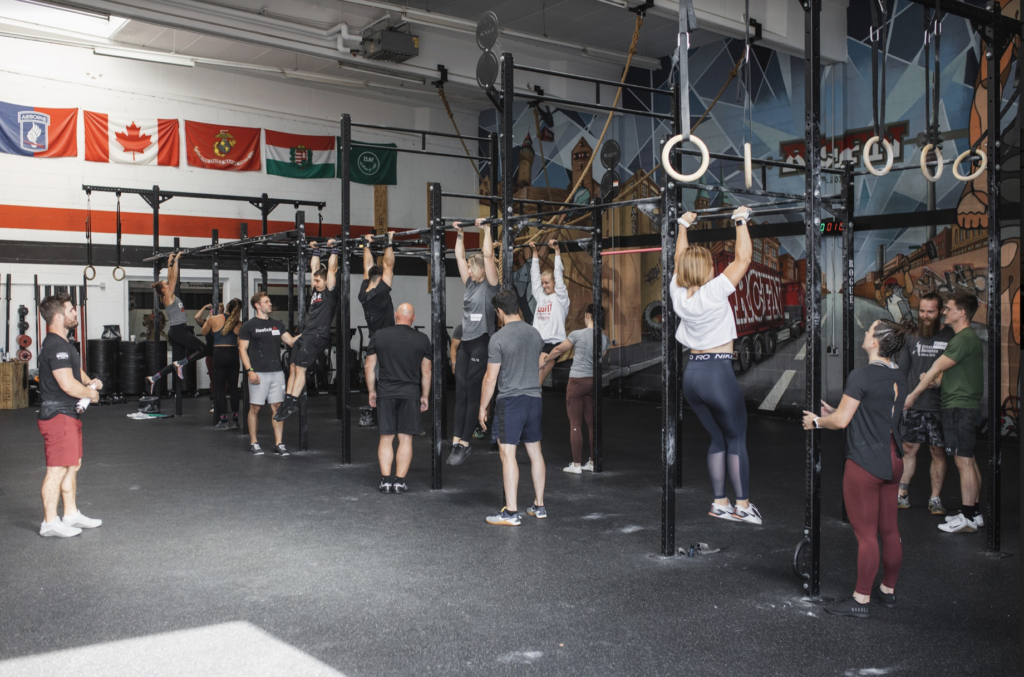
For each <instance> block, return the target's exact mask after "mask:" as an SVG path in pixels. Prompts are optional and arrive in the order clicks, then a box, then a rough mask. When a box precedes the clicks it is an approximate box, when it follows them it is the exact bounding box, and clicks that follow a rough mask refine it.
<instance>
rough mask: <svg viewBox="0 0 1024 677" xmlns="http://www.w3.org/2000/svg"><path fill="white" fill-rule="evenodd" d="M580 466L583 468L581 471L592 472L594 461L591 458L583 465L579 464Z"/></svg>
mask: <svg viewBox="0 0 1024 677" xmlns="http://www.w3.org/2000/svg"><path fill="white" fill-rule="evenodd" d="M580 468H582V469H583V472H594V461H593V459H591V460H589V461H587V462H586V463H584V464H583V465H581V466H580Z"/></svg>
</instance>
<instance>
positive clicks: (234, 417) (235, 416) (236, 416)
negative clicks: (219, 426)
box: [231, 411, 238, 421]
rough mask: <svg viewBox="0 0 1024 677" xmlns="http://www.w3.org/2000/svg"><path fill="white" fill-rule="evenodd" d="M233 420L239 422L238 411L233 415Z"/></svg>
mask: <svg viewBox="0 0 1024 677" xmlns="http://www.w3.org/2000/svg"><path fill="white" fill-rule="evenodd" d="M231 418H233V419H235V420H236V421H237V420H238V412H237V411H236V412H234V413H232V414H231Z"/></svg>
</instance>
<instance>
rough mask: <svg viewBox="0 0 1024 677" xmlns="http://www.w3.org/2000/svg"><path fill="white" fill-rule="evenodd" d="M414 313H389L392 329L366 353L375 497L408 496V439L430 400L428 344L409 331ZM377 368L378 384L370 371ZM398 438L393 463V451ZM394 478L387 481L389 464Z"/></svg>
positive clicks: (408, 308)
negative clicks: (376, 466)
mask: <svg viewBox="0 0 1024 677" xmlns="http://www.w3.org/2000/svg"><path fill="white" fill-rule="evenodd" d="M415 320H416V311H415V310H414V309H413V307H412V305H410V304H408V303H403V304H402V305H400V306H398V310H397V311H396V312H395V326H393V327H385V328H384V329H381V330H380V331H378V332H377V333H376V334H375V335H374V337H373V339H371V340H370V345H369V347H367V349H366V367H365V371H366V386H367V388H368V389H369V391H370V406H371V407H376V409H377V418H378V421H379V423H378V429H379V430H380V443H379V444H378V445H377V460H378V461H379V462H380V475H381V480H380V487H379V488H380V491H381V493H383V494H388V493H395V494H404V493H405V492H406V491H408V490H409V487H408V486H407V485H406V483H405V476H406V474H407V473H408V472H409V466H410V465H411V464H412V436H413V435H419V434H420V433H421V432H423V426H422V424H421V422H420V413H421V412H424V411H426V410H427V406H428V401H427V398H428V397H429V396H430V374H431V359H432V357H433V352H432V350H431V347H430V339H428V338H427V337H426V335H424V334H421V333H420V332H418V331H416V330H415V329H413V328H412V323H413V322H414V321H415ZM378 363H379V365H380V383H379V384H378V383H377V377H376V367H377V365H378ZM396 435H397V436H398V454H397V458H396V455H395V452H394V449H393V443H394V439H395V436H396ZM392 460H394V461H395V478H394V479H393V480H392V479H391V462H392Z"/></svg>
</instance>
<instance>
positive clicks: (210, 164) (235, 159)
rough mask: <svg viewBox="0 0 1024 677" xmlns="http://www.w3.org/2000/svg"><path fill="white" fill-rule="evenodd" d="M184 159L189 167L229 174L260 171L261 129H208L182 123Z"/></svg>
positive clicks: (198, 125)
mask: <svg viewBox="0 0 1024 677" xmlns="http://www.w3.org/2000/svg"><path fill="white" fill-rule="evenodd" d="M185 155H186V156H187V157H188V164H189V166H190V167H202V168H204V169H221V170H225V171H229V172H255V171H259V169H260V128H259V127H234V126H228V125H208V124H205V123H202V122H191V121H189V120H185Z"/></svg>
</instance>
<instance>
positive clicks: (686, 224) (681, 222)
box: [679, 216, 693, 229]
mask: <svg viewBox="0 0 1024 677" xmlns="http://www.w3.org/2000/svg"><path fill="white" fill-rule="evenodd" d="M679 225H680V226H682V227H683V228H686V229H689V228H690V226H692V225H693V224H692V223H690V222H689V221H687V220H686V219H684V218H683V217H681V216H680V217H679Z"/></svg>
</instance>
